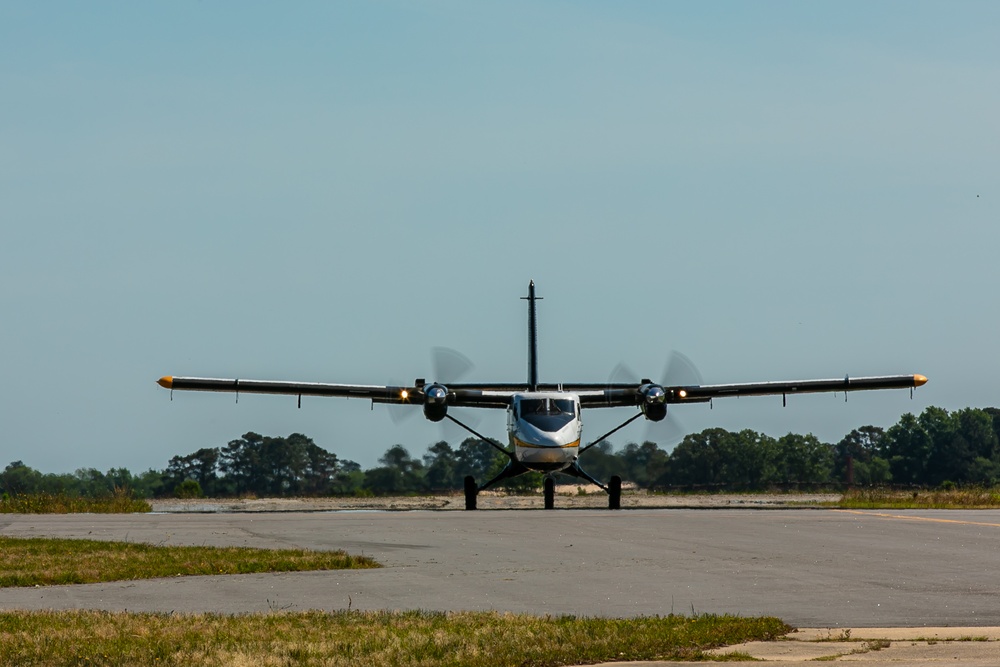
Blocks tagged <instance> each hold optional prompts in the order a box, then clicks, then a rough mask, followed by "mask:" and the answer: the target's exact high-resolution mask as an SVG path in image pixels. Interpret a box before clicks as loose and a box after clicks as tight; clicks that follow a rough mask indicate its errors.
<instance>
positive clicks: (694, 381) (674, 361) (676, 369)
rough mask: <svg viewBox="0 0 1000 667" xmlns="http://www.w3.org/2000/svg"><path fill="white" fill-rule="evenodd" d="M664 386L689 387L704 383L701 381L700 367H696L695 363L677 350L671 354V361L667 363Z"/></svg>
mask: <svg viewBox="0 0 1000 667" xmlns="http://www.w3.org/2000/svg"><path fill="white" fill-rule="evenodd" d="M662 384H663V386H664V387H667V386H683V387H688V386H691V385H700V384H704V383H703V381H702V379H701V373H699V372H698V367H697V366H695V365H694V362H693V361H691V360H690V359H689V358H688V357H686V356H684V355H683V354H681V353H680V352H678V351H677V350H674V351H673V352H671V353H670V359H669V360H668V361H667V366H666V368H665V369H664V371H663V382H662Z"/></svg>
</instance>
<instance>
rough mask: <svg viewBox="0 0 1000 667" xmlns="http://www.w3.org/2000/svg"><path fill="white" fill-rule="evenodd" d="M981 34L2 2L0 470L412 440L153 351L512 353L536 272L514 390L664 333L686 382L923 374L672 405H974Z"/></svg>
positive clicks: (868, 8) (357, 355)
mask: <svg viewBox="0 0 1000 667" xmlns="http://www.w3.org/2000/svg"><path fill="white" fill-rule="evenodd" d="M998 25H1000V5H997V4H996V3H992V2H959V3H943V2H931V3H929V2H878V3H869V2H822V3H819V2H817V3H801V2H769V3H730V2H697V3H695V2H691V3H666V2H628V3H596V2H595V3H585V2H584V3H581V2H573V3H569V2H552V3H534V2H531V3H516V2H514V3H490V4H486V3H465V2H445V1H441V2H425V3H412V2H372V3H308V2H303V3H296V4H295V5H294V6H277V5H274V4H270V3H248V2H239V3H235V2H232V3H223V2H201V3H194V2H171V3H158V4H156V3H152V4H151V3H143V4H136V3H87V4H83V3H63V4H60V3H46V4H39V3H6V4H4V5H2V6H0V90H2V91H3V93H2V99H3V104H0V349H2V352H0V373H2V377H3V382H2V383H0V406H2V407H0V421H2V425H3V436H4V437H3V442H2V444H0V465H5V464H6V463H7V462H9V461H13V460H23V461H24V462H25V463H27V464H28V465H31V466H33V467H35V468H38V469H40V470H43V471H45V472H63V471H72V470H74V469H76V468H78V467H83V466H93V467H97V468H100V469H102V470H106V469H107V468H109V467H112V466H116V467H117V466H125V467H128V468H130V469H132V470H133V471H136V472H138V471H141V470H144V469H146V468H149V467H154V468H162V467H164V466H165V465H166V463H167V461H168V459H169V458H170V457H171V456H173V455H175V454H183V453H189V452H192V451H194V450H195V449H198V448H200V447H205V446H221V445H224V444H225V443H226V442H228V441H229V440H231V439H234V438H237V437H239V436H240V435H241V434H243V433H244V432H246V431H250V430H253V431H257V432H260V433H264V434H267V435H288V434H289V433H292V432H302V433H305V434H307V435H309V436H311V437H312V438H314V439H315V440H316V442H317V443H318V444H320V445H322V446H324V447H327V448H328V449H330V450H332V451H334V452H336V453H337V454H338V455H339V456H341V457H342V458H349V459H353V460H356V461H358V462H359V463H361V464H362V465H365V466H370V465H374V464H375V462H376V460H377V459H378V457H379V456H380V455H381V454H382V453H383V452H384V451H385V450H386V449H387V448H388V447H390V446H391V445H393V444H396V443H400V444H403V445H404V446H406V447H407V448H409V449H410V451H411V452H412V453H414V454H417V455H419V454H422V453H423V452H424V450H425V448H426V446H427V445H428V444H430V443H432V442H433V441H435V440H436V439H438V438H439V437H440V436H441V433H440V430H439V428H438V427H437V426H435V425H431V424H428V423H425V422H424V421H423V420H422V419H420V418H414V419H410V420H406V421H404V422H402V423H401V424H396V423H394V422H393V421H392V420H390V419H389V418H388V416H387V414H386V412H385V408H384V407H381V406H376V407H375V409H374V410H370V406H369V405H368V404H366V403H363V402H361V401H341V400H335V399H326V400H324V399H318V398H312V399H308V398H307V399H304V400H303V407H302V409H301V410H297V409H296V408H295V400H294V398H288V397H265V396H243V397H241V398H240V401H239V404H238V405H237V404H236V402H235V400H234V398H233V397H231V396H226V395H215V394H193V393H192V394H182V393H177V394H175V396H174V400H173V401H172V402H171V401H170V396H169V393H168V392H166V391H165V390H163V389H160V388H159V387H158V386H157V385H156V384H155V380H156V379H157V378H158V377H160V376H161V375H168V374H172V375H199V376H211V377H242V378H256V379H290V380H291V379H294V380H308V381H328V382H348V383H372V384H380V383H396V382H408V381H411V380H412V379H413V378H416V377H425V376H429V375H430V368H429V367H430V358H429V350H430V348H432V347H434V346H439V345H441V346H449V347H453V348H456V349H458V350H461V351H462V352H464V353H465V354H466V355H468V356H469V357H471V358H472V359H473V360H474V361H475V362H476V364H477V366H476V370H475V372H474V373H473V374H472V375H470V376H469V378H467V379H468V380H483V381H513V380H520V379H522V378H523V377H524V376H525V366H526V362H525V354H526V333H525V322H526V313H525V308H524V302H522V301H519V300H518V297H520V296H522V295H523V294H524V293H525V290H526V286H527V283H528V280H529V279H534V280H535V281H536V283H537V285H538V290H539V294H540V295H542V296H544V297H545V301H543V302H541V304H540V312H539V326H540V364H541V369H540V370H541V379H542V380H543V381H603V380H604V379H606V378H607V377H608V376H609V374H610V373H611V371H612V369H613V368H614V366H615V365H616V364H617V363H619V362H625V363H627V364H628V365H629V366H631V367H632V368H634V369H636V372H638V373H640V374H642V375H648V376H651V377H657V376H659V374H660V373H661V372H662V368H663V365H664V363H665V361H666V359H667V358H668V356H669V353H670V351H671V350H672V349H678V350H681V351H683V352H684V353H685V354H687V355H688V356H689V357H691V358H692V359H693V360H694V361H695V362H696V363H697V365H698V367H699V369H700V371H701V373H702V375H703V376H704V379H705V381H706V382H709V383H718V382H742V381H755V380H779V379H798V378H806V377H841V376H843V375H845V374H851V375H876V374H890V373H892V374H894V373H923V374H925V375H927V376H928V377H929V378H930V383H928V384H927V385H926V386H925V387H923V388H922V389H920V390H919V391H917V392H916V395H915V398H914V399H913V400H912V401H911V400H910V397H909V394H908V392H905V391H898V392H881V393H869V394H854V395H853V396H852V397H851V400H850V401H849V402H848V403H847V404H845V403H844V402H843V398H842V397H837V398H835V397H833V396H832V395H821V396H809V397H796V398H795V400H793V401H791V402H790V404H789V407H787V408H784V409H783V408H782V407H781V401H780V398H777V399H771V398H756V399H740V400H730V401H716V403H715V405H714V409H712V410H709V409H708V407H707V406H685V408H684V409H683V410H678V412H677V414H678V416H679V417H680V419H681V420H682V421H683V423H684V425H685V426H686V427H687V428H688V430H691V431H697V430H701V429H703V428H708V427H711V426H721V427H724V428H729V429H741V428H752V429H755V430H759V431H763V432H765V433H768V434H770V435H774V436H779V435H782V434H784V433H787V432H789V431H795V432H812V433H815V434H816V435H817V436H819V437H820V438H822V439H824V440H826V441H830V442H836V441H837V440H839V439H840V438H841V437H843V435H845V434H846V433H847V432H848V431H850V430H851V429H852V428H854V427H856V426H860V425H862V424H869V423H870V424H876V425H882V426H889V425H891V424H893V423H895V422H896V421H897V420H898V418H899V416H900V415H901V414H902V413H904V412H920V411H921V410H923V408H924V407H926V406H927V405H940V406H943V407H946V408H948V409H960V408H964V407H969V406H975V407H984V406H991V405H993V406H997V405H1000V398H998V396H997V390H996V388H995V378H996V377H998V375H1000V361H998V358H997V355H996V353H995V350H996V341H997V340H998V338H1000V312H998V310H997V308H996V305H995V303H996V297H995V295H994V291H995V289H996V286H997V285H998V282H1000V280H998V279H1000V269H998V267H997V263H996V260H995V255H996V248H997V247H998V241H1000V231H998V229H1000V228H998V224H997V222H998V212H1000V206H998V203H997V202H998V201H1000V189H998V187H997V183H998V176H1000V131H998V129H997V127H998V126H997V123H996V119H997V118H1000V76H998V75H1000V43H998V41H997V40H996V29H997V26H998ZM595 412H596V414H595ZM626 416H627V414H625V413H624V412H621V411H617V412H608V411H593V412H591V413H587V414H586V415H585V426H586V433H589V434H590V435H591V436H596V435H599V434H600V432H602V430H606V429H607V428H610V427H611V426H613V425H614V423H615V421H616V419H618V418H621V419H624V418H625V417H626ZM503 425H504V420H503V416H502V413H496V412H492V413H486V414H485V415H483V419H482V420H481V421H480V423H479V428H480V429H481V430H483V431H486V432H488V433H489V434H491V435H494V436H497V437H503ZM643 435H644V434H643V431H642V429H641V428H638V429H635V430H630V431H626V432H624V433H623V434H621V435H619V436H617V437H616V438H614V439H613V441H614V442H615V443H616V444H618V445H622V444H625V442H627V441H629V440H630V439H632V438H641V437H642V436H643ZM445 437H447V438H448V439H449V440H451V441H452V442H456V443H457V441H458V440H460V439H461V437H462V435H461V433H456V432H454V431H450V432H446V433H445Z"/></svg>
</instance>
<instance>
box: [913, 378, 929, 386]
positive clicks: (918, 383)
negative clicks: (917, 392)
mask: <svg viewBox="0 0 1000 667" xmlns="http://www.w3.org/2000/svg"><path fill="white" fill-rule="evenodd" d="M926 383H927V378H926V377H924V376H923V375H914V376H913V386H914V387H920V386H923V385H924V384H926Z"/></svg>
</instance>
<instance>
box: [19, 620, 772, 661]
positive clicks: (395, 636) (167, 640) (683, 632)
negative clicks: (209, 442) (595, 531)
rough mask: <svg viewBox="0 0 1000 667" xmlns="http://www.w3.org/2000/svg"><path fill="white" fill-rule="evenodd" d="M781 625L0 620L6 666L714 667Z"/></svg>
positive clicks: (708, 622)
mask: <svg viewBox="0 0 1000 667" xmlns="http://www.w3.org/2000/svg"><path fill="white" fill-rule="evenodd" d="M788 630H789V628H788V626H786V625H785V624H784V623H782V622H781V621H779V620H777V619H774V618H738V617H732V616H710V615H703V616H697V617H692V618H686V617H682V616H668V617H655V618H634V619H602V618H575V617H547V616H546V617H536V616H528V615H522V614H502V613H496V612H478V613H471V612H463V613H448V614H444V613H430V612H350V611H347V612H334V613H325V612H303V613H289V612H279V613H273V614H253V615H240V616H224V615H215V614H193V615H175V614H135V613H125V612H99V611H79V612H3V613H0V664H2V665H43V664H44V665H47V664H71V663H72V664H86V665H178V666H180V665H185V666H187V665H192V664H194V665H264V666H268V665H275V666H277V665H282V666H284V665H324V666H339V665H345V666H346V665H350V666H352V667H354V666H356V665H366V666H373V667H379V666H382V665H386V666H388V665H393V666H397V665H398V666H403V667H409V666H423V665H427V666H430V665H434V666H437V665H441V666H444V667H448V666H453V665H466V666H470V667H478V666H482V667H487V666H488V667H495V666H496V665H538V666H545V665H553V666H555V665H570V664H581V663H593V662H601V661H608V660H620V661H627V660H657V659H659V660H663V659H667V660H676V659H690V658H707V657H709V656H706V655H704V654H703V651H704V650H705V649H708V648H713V647H719V646H725V645H732V644H737V643H740V642H744V641H751V640H766V639H773V638H775V637H777V636H780V635H782V634H784V633H786V632H787V631H788Z"/></svg>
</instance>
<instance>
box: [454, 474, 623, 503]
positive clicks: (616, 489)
mask: <svg viewBox="0 0 1000 667" xmlns="http://www.w3.org/2000/svg"><path fill="white" fill-rule="evenodd" d="M509 467H510V466H509V465H508V468H509ZM505 470H506V468H505ZM577 471H578V472H581V473H583V471H582V470H579V468H577ZM563 472H565V473H566V474H569V475H573V473H572V472H569V470H566V471H563ZM583 474H584V475H586V477H584V479H587V481H589V482H591V483H593V484H597V485H598V486H599V487H601V488H602V489H604V490H605V491H606V492H607V494H608V509H611V510H618V509H621V508H622V478H621V477H619V476H618V475H615V476H614V477H612V478H611V481H610V482H609V483H608V485H607V486H604V485H603V484H601V483H600V482H598V481H596V480H594V479H593V478H592V477H590V476H589V475H587V474H586V473H583ZM513 476H514V475H507V476H505V477H503V478H500V479H507V478H509V477H513ZM573 476H576V477H580V476H581V475H573ZM498 481H500V480H499V479H496V478H494V479H492V480H490V481H489V482H487V483H486V484H483V485H482V486H478V485H477V484H476V479H475V478H474V477H472V476H471V475H469V476H468V477H466V478H465V509H467V510H474V509H476V499H477V497H478V495H479V492H480V491H482V490H483V489H486V488H489V487H490V486H492V485H493V484H495V483H496V482H498ZM542 494H543V496H544V497H545V509H547V510H551V509H555V506H556V481H555V479H554V478H553V477H552V475H546V476H545V483H544V486H543V487H542Z"/></svg>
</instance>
